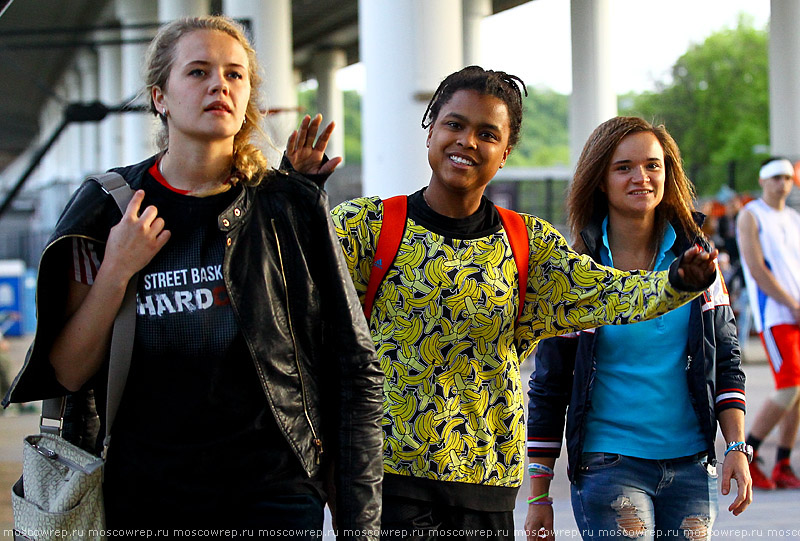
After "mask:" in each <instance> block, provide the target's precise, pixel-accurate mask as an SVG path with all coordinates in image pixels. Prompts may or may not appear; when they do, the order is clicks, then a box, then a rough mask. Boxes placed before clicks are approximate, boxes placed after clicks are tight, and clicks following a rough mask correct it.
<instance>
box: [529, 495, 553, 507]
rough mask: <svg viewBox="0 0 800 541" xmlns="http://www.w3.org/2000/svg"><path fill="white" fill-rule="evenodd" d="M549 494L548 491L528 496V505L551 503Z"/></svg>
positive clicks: (551, 499)
mask: <svg viewBox="0 0 800 541" xmlns="http://www.w3.org/2000/svg"><path fill="white" fill-rule="evenodd" d="M549 495H550V493H549V492H545V493H544V494H539V495H538V496H536V497H532V498H528V505H553V498H550V497H549Z"/></svg>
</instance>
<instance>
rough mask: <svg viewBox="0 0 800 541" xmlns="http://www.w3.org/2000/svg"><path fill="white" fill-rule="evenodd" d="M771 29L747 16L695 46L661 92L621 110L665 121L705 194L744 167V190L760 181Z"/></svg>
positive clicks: (623, 104)
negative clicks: (752, 173)
mask: <svg viewBox="0 0 800 541" xmlns="http://www.w3.org/2000/svg"><path fill="white" fill-rule="evenodd" d="M767 44H768V35H767V31H766V30H759V29H755V28H753V24H752V20H749V19H748V18H746V17H744V16H740V18H739V22H738V25H737V27H736V28H733V29H724V30H721V31H718V32H716V33H714V34H712V35H711V36H709V37H708V38H707V39H706V40H705V41H704V42H703V43H702V44H699V45H698V44H695V45H692V46H691V47H690V48H689V50H688V51H687V52H686V53H685V54H684V55H683V56H681V57H680V58H679V59H678V61H677V62H676V64H675V66H673V68H672V81H671V82H669V83H662V84H660V85H659V88H658V90H657V91H656V92H646V93H644V94H641V95H638V96H625V97H623V99H621V100H620V113H621V114H629V115H637V116H641V117H643V118H645V119H647V120H651V121H655V122H656V123H663V124H664V125H665V126H666V127H667V129H668V130H669V132H670V133H671V134H672V136H673V137H674V138H675V141H676V142H677V143H678V145H679V147H680V148H681V152H682V154H683V159H684V163H685V165H686V168H687V170H688V171H690V172H692V173H693V174H694V176H693V180H694V181H695V184H696V185H697V189H698V192H699V193H701V194H711V193H714V192H716V191H717V190H718V189H719V188H720V186H722V185H723V184H725V183H726V182H727V180H728V178H727V177H728V174H729V173H728V171H729V169H728V164H729V162H731V161H736V162H741V165H740V166H739V167H736V171H737V172H738V173H740V174H737V176H736V188H737V189H738V190H743V189H752V188H754V187H757V179H755V177H745V176H744V175H743V174H741V173H744V172H745V171H749V170H750V169H752V167H751V166H750V165H749V164H751V163H755V162H758V161H760V160H761V158H762V156H760V155H755V154H754V150H753V148H754V146H756V145H766V144H768V143H769V90H768V86H767V84H768V65H769V64H768V58H767Z"/></svg>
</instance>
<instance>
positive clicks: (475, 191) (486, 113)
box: [428, 90, 511, 198]
mask: <svg viewBox="0 0 800 541" xmlns="http://www.w3.org/2000/svg"><path fill="white" fill-rule="evenodd" d="M509 134H510V120H509V114H508V107H507V106H506V104H505V102H503V100H501V99H500V98H497V97H495V96H490V95H486V94H481V93H479V92H477V91H475V90H459V91H457V92H456V93H455V94H453V97H452V98H450V101H448V102H447V103H446V104H444V105H443V106H442V108H441V110H440V111H439V115H438V116H437V118H436V121H435V122H434V123H433V124H431V127H430V129H429V131H428V163H429V164H430V166H431V169H432V171H433V173H432V175H431V181H430V187H429V188H430V190H431V192H435V193H436V194H437V197H456V198H459V197H465V196H466V197H469V196H473V197H474V196H476V195H477V196H478V197H480V195H482V194H483V191H484V190H485V189H486V185H487V184H488V183H489V181H490V180H492V178H493V177H494V175H495V174H496V173H497V170H498V169H499V168H500V167H502V166H503V164H504V163H505V160H506V158H507V157H508V153H509V151H510V150H511V147H510V146H509V145H508V138H509Z"/></svg>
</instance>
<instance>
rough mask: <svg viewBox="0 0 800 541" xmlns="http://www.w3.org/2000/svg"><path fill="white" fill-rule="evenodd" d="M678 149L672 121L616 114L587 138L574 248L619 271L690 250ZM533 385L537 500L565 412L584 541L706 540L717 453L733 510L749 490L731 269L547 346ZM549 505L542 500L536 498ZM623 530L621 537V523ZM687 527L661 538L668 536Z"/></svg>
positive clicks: (579, 172) (542, 524)
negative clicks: (682, 294) (724, 445)
mask: <svg viewBox="0 0 800 541" xmlns="http://www.w3.org/2000/svg"><path fill="white" fill-rule="evenodd" d="M693 198H694V194H693V191H692V187H691V184H690V182H689V179H688V178H687V177H686V175H685V173H684V171H683V168H682V165H681V157H680V151H679V150H678V146H677V145H676V144H675V141H674V140H673V139H672V137H671V136H670V135H669V134H668V133H667V131H666V130H665V129H664V127H663V126H658V127H656V126H652V125H650V124H649V123H647V122H646V121H644V120H642V119H640V118H636V117H616V118H612V119H611V120H608V121H606V122H604V123H603V124H601V125H600V126H598V127H597V128H596V129H595V130H594V132H593V133H592V134H591V135H590V136H589V139H588V141H587V142H586V145H585V146H584V148H583V152H582V153H581V156H580V158H579V160H578V165H577V168H576V171H575V176H574V178H573V181H572V184H571V187H570V193H569V196H568V198H567V213H568V221H569V225H570V230H571V232H572V235H573V238H575V239H576V240H575V242H574V247H575V249H576V250H577V251H579V252H580V253H584V254H588V255H589V256H591V257H592V258H593V259H594V260H595V261H597V262H598V263H602V264H604V265H609V266H613V267H615V268H617V269H620V270H628V271H633V270H644V271H653V270H664V269H667V268H668V267H669V266H670V264H671V263H672V262H673V260H674V259H675V257H676V256H678V255H679V254H681V253H682V252H683V251H684V250H686V248H687V247H688V246H692V245H695V244H700V245H702V246H704V247H705V248H706V249H707V246H708V243H707V241H706V240H705V238H704V236H703V234H702V233H701V230H700V224H701V223H702V218H703V217H702V215H699V214H697V213H695V212H693V208H692V201H693ZM534 362H535V369H534V372H533V373H532V374H531V379H530V390H529V391H528V397H529V401H528V455H529V460H530V463H531V468H532V475H533V478H532V479H531V498H532V499H535V498H536V497H538V496H540V495H541V494H545V495H546V494H547V493H548V491H549V487H550V481H551V479H552V468H553V466H554V464H555V461H556V457H558V456H559V455H560V452H561V441H562V436H563V434H564V416H565V412H566V439H567V452H568V461H569V464H568V469H567V471H568V474H569V479H570V482H571V491H572V508H573V512H574V515H575V520H576V522H577V524H578V528H579V530H580V531H581V534H582V536H583V538H584V539H587V540H589V539H603V538H605V537H604V536H603V535H601V533H600V532H602V531H605V532H611V533H610V534H609V535H608V536H612V535H619V536H627V537H637V538H639V539H653V532H661V537H659V539H664V538H669V539H672V538H675V539H683V538H684V537H685V538H690V539H709V538H710V532H711V528H712V525H713V523H714V518H715V516H716V513H717V496H716V491H717V474H716V468H715V467H714V465H715V463H716V457H715V452H714V439H715V436H716V432H717V421H719V425H720V427H721V429H722V433H723V436H724V437H725V441H727V442H731V444H729V446H728V447H729V448H732V449H731V451H730V452H727V453H726V456H725V457H724V458H723V457H719V458H720V460H724V464H723V468H722V492H723V494H727V493H728V492H729V490H730V482H731V479H736V485H737V493H736V497H735V498H734V501H733V502H732V503H731V505H730V506H729V508H728V509H729V510H730V511H732V512H733V513H734V514H735V515H738V514H739V513H741V512H742V511H744V509H745V508H747V506H748V505H749V504H750V502H751V500H752V489H751V486H750V476H749V473H748V468H747V456H746V453H745V452H734V450H737V451H738V450H741V451H746V449H743V448H741V449H740V448H737V447H736V444H737V443H739V444H741V446H744V443H743V442H742V440H743V439H744V407H745V402H744V382H745V377H744V373H743V372H742V370H741V367H740V362H739V344H738V342H737V338H736V325H735V322H734V318H733V312H732V310H731V307H730V301H729V299H728V296H727V293H726V290H725V286H724V282H723V278H722V275H721V274H718V275H717V280H716V281H715V282H714V284H713V285H712V286H711V288H709V289H708V290H707V291H706V292H705V293H704V294H703V296H701V297H698V298H696V299H694V300H693V301H691V302H690V303H689V304H686V305H684V306H682V307H680V308H678V309H676V310H673V311H672V312H669V313H667V314H664V315H663V316H660V317H658V318H656V319H652V320H650V321H644V322H641V323H636V324H635V325H624V326H619V327H600V328H597V329H591V330H588V331H583V332H580V333H577V334H575V333H573V334H571V335H568V336H564V337H558V338H552V339H548V340H544V341H542V342H541V343H540V344H539V348H538V349H537V351H536V357H535V361H534ZM537 501H541V500H537ZM525 527H526V530H528V531H529V534H528V538H529V539H539V538H540V537H539V536H538V532H539V531H540V530H541V529H545V530H547V532H548V533H547V535H546V538H547V539H551V540H552V539H554V535H553V528H554V525H553V510H552V506H551V505H547V504H541V503H537V502H536V501H535V502H532V504H531V505H530V506H529V509H528V516H527V519H526V525H525ZM625 531H627V532H628V533H627V534H625V533H624V532H625ZM669 531H672V532H679V534H666V532H669Z"/></svg>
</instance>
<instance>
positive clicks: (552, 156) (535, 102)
mask: <svg viewBox="0 0 800 541" xmlns="http://www.w3.org/2000/svg"><path fill="white" fill-rule="evenodd" d="M522 106H523V114H522V118H523V120H522V130H521V133H520V138H519V142H518V143H517V147H516V148H515V149H514V150H513V152H511V154H510V155H509V157H508V165H509V166H511V167H549V166H553V165H567V164H569V131H568V129H567V117H568V116H569V96H565V95H563V94H559V93H557V92H555V91H553V90H550V89H539V88H528V96H527V97H526V98H525V99H524V101H523V103H522Z"/></svg>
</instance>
